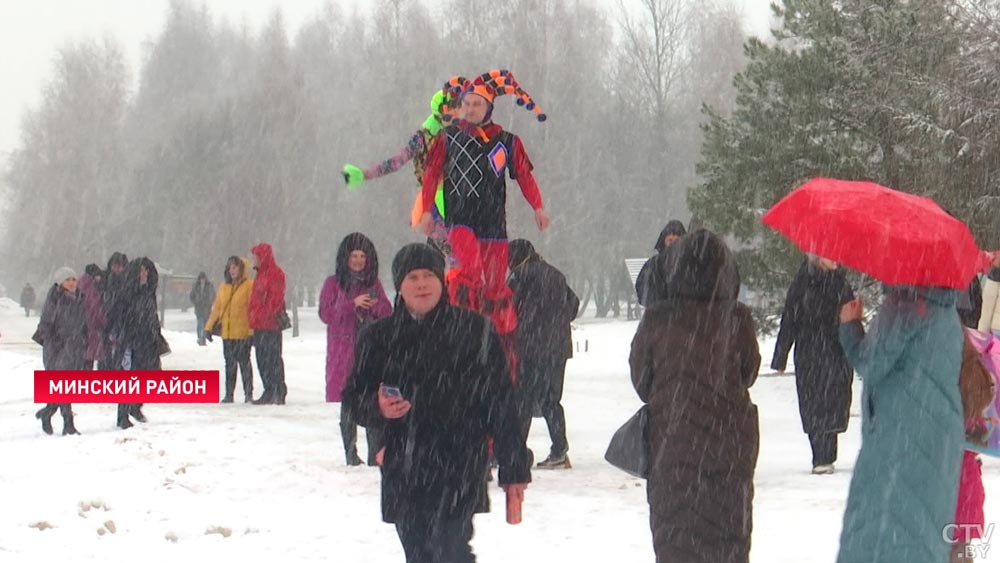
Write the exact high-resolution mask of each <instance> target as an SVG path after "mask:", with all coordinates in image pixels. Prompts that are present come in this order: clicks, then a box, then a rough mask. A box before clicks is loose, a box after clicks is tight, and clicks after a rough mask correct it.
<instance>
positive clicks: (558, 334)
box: [507, 241, 580, 362]
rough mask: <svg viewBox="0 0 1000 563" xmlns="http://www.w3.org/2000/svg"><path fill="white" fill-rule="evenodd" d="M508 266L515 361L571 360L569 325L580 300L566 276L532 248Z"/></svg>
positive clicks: (571, 342)
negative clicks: (515, 350) (522, 257)
mask: <svg viewBox="0 0 1000 563" xmlns="http://www.w3.org/2000/svg"><path fill="white" fill-rule="evenodd" d="M515 242H516V241H515ZM511 265H512V268H511V272H510V278H509V279H508V280H507V284H508V285H509V286H510V289H511V291H513V292H514V309H515V310H516V311H517V329H516V331H515V334H514V339H515V342H516V346H517V354H518V357H519V358H526V359H530V360H533V361H536V362H542V361H544V360H545V359H546V358H551V359H560V360H561V359H565V358H572V357H573V336H572V334H571V331H570V323H572V322H573V319H575V318H576V313H577V310H578V309H579V308H580V299H579V298H578V297H577V296H576V294H575V293H573V290H572V289H571V288H570V287H569V285H568V284H567V283H566V276H564V275H563V274H562V272H560V271H559V270H557V269H556V268H555V266H552V265H551V264H549V263H548V262H546V261H545V260H542V257H541V256H539V255H538V254H537V253H535V252H534V249H533V248H532V249H531V252H530V253H529V254H528V255H527V256H526V257H525V258H524V259H523V260H519V261H518V262H517V263H515V262H514V261H513V260H511Z"/></svg>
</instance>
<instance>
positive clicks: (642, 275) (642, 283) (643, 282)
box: [635, 220, 687, 307]
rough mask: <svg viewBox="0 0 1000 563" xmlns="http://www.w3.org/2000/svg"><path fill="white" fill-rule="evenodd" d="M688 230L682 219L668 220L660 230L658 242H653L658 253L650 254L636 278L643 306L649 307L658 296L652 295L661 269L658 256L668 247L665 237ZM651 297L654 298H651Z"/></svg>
mask: <svg viewBox="0 0 1000 563" xmlns="http://www.w3.org/2000/svg"><path fill="white" fill-rule="evenodd" d="M686 233H687V231H686V230H685V229H684V224H683V223H681V222H680V221H677V220H673V221H670V222H668V223H667V224H666V225H665V226H664V227H663V229H662V230H660V236H659V237H657V239H656V243H655V244H653V250H655V251H656V254H654V255H652V256H650V258H649V260H646V263H645V264H643V265H642V269H640V270H639V275H638V276H636V278H635V295H636V300H637V301H638V302H639V304H640V305H642V306H643V307H648V306H650V305H652V302H651V301H652V300H655V299H656V298H655V297H654V296H652V295H650V292H651V290H652V288H653V287H655V286H656V285H657V282H656V280H655V278H656V276H657V274H658V273H659V271H658V270H657V265H656V262H657V258H660V255H661V254H663V250H664V249H665V248H666V247H667V244H666V243H665V242H664V241H663V239H665V238H667V235H670V234H674V235H677V236H684V235H685V234H686ZM651 297H652V298H653V299H651Z"/></svg>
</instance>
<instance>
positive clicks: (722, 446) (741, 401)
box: [629, 230, 760, 563]
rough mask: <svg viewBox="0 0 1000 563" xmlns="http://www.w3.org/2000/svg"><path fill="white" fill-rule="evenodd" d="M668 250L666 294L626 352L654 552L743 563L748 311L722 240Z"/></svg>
mask: <svg viewBox="0 0 1000 563" xmlns="http://www.w3.org/2000/svg"><path fill="white" fill-rule="evenodd" d="M667 252H669V253H671V254H674V257H673V259H671V260H660V261H658V264H659V265H661V266H666V267H669V268H670V269H669V270H667V271H664V272H661V273H660V275H658V276H657V277H656V279H657V280H658V281H657V283H658V284H661V285H667V286H669V289H668V288H666V287H658V288H654V290H655V291H656V293H657V295H663V296H666V298H665V299H662V300H658V301H657V302H656V303H654V304H652V305H651V306H650V307H649V308H647V309H646V311H645V313H644V314H643V317H642V320H641V321H640V323H639V328H638V330H637V331H636V334H635V338H634V339H633V340H632V350H631V353H630V355H629V366H630V368H631V374H632V384H633V386H634V387H635V390H636V393H637V394H638V395H639V398H640V399H641V400H642V401H643V402H644V403H646V404H647V405H649V446H650V468H649V477H648V479H647V482H646V495H647V499H648V502H649V513H650V514H649V522H650V528H651V530H652V533H653V550H654V551H655V553H656V561H657V562H658V563H665V562H667V561H685V562H687V563H695V562H701V561H704V562H705V563H716V562H719V561H725V562H727V563H740V562H743V563H746V562H747V561H748V560H749V553H750V534H751V531H752V529H753V497H754V485H753V476H754V471H755V468H756V465H757V453H758V449H759V444H760V433H759V430H758V417H757V407H756V405H754V403H753V401H751V400H750V393H749V388H750V386H752V385H753V383H754V381H755V380H756V378H757V371H758V368H759V367H760V353H759V351H758V348H757V336H756V334H755V329H754V322H753V317H752V316H751V314H750V309H749V308H748V307H747V306H745V305H743V304H742V303H739V302H738V301H737V296H738V295H739V289H740V281H739V273H738V271H737V268H736V262H735V259H734V258H733V256H732V254H731V253H730V252H729V249H728V248H726V245H725V243H724V242H722V239H720V238H719V237H718V236H716V235H715V234H713V233H711V232H709V231H706V230H696V231H694V232H692V233H691V234H688V235H686V236H685V237H683V238H681V239H680V240H679V241H677V242H676V243H675V244H674V245H673V246H672V247H670V249H669V250H668V251H667Z"/></svg>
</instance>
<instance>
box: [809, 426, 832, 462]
mask: <svg viewBox="0 0 1000 563" xmlns="http://www.w3.org/2000/svg"><path fill="white" fill-rule="evenodd" d="M809 445H810V446H812V452H813V467H816V466H817V465H830V464H832V463H833V462H835V461H837V433H836V432H822V433H816V434H810V435H809Z"/></svg>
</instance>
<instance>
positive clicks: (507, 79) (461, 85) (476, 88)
mask: <svg viewBox="0 0 1000 563" xmlns="http://www.w3.org/2000/svg"><path fill="white" fill-rule="evenodd" d="M441 91H442V92H443V93H445V94H447V95H450V96H451V99H454V100H458V99H461V97H462V96H464V95H466V94H478V95H480V96H482V97H483V98H485V99H486V101H487V102H489V103H490V106H492V105H493V101H494V100H495V99H496V98H498V97H500V96H503V95H505V94H511V95H514V96H516V99H515V102H516V103H517V105H519V106H522V107H524V108H525V109H527V110H528V111H533V112H535V118H536V119H538V121H545V119H546V116H545V114H544V113H542V109H541V108H540V107H538V105H537V104H536V103H535V102H534V100H532V99H531V96H530V95H528V93H527V92H525V91H524V89H522V88H521V86H520V85H519V84H518V83H517V80H516V79H515V78H514V75H513V74H512V73H511V72H510V71H509V70H491V71H489V72H487V73H484V74H481V75H479V76H477V77H476V78H474V79H471V80H470V79H466V78H463V77H461V76H455V77H452V79H451V80H449V81H448V82H445V84H444V88H442V89H441ZM458 111H459V107H452V106H448V107H444V108H443V109H442V112H441V119H442V120H444V121H445V122H448V121H451V120H452V119H454V118H455V117H456V116H457V114H458ZM491 113H492V109H491Z"/></svg>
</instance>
